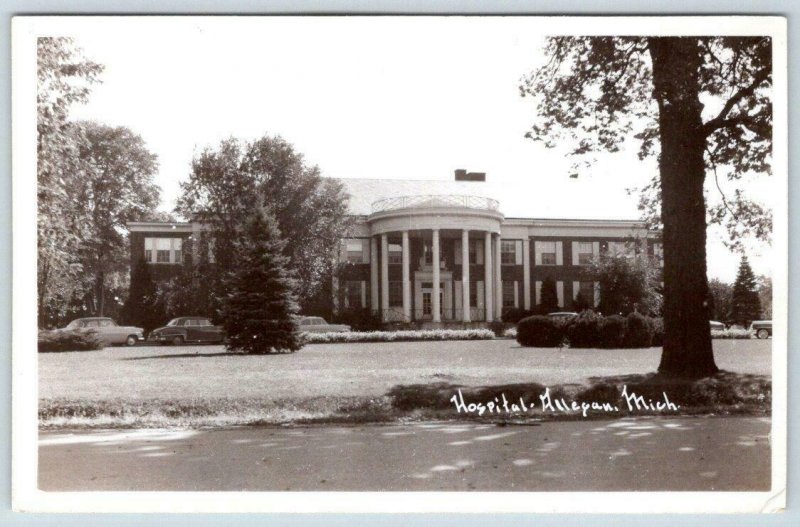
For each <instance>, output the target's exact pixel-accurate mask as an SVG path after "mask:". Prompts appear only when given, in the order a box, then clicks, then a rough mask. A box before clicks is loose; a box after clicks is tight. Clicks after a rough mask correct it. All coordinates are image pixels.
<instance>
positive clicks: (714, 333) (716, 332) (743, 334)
mask: <svg viewBox="0 0 800 527" xmlns="http://www.w3.org/2000/svg"><path fill="white" fill-rule="evenodd" d="M711 338H712V339H750V338H753V334H752V333H750V331H749V330H747V329H712V330H711Z"/></svg>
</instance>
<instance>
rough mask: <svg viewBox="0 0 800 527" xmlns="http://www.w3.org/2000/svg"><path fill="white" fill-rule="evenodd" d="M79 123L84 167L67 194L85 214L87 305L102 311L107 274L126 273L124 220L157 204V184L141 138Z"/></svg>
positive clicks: (120, 128)
mask: <svg viewBox="0 0 800 527" xmlns="http://www.w3.org/2000/svg"><path fill="white" fill-rule="evenodd" d="M80 126H81V129H82V131H83V135H84V137H85V141H83V143H82V144H81V146H80V149H79V150H80V156H81V159H82V160H83V161H84V163H85V165H86V167H87V170H86V172H85V175H84V177H83V178H81V179H80V180H78V181H76V182H75V183H76V185H75V187H74V188H73V191H72V193H71V195H72V197H73V199H75V200H77V201H78V202H79V203H81V204H82V205H83V207H84V208H85V211H86V213H87V214H88V225H87V229H86V232H85V234H84V236H83V237H82V240H81V244H80V252H79V254H80V260H81V264H82V269H83V272H84V274H85V275H88V276H91V278H92V280H91V282H92V283H91V289H90V299H91V302H92V307H93V311H94V313H95V315H96V316H101V317H102V316H104V315H105V304H106V296H107V295H106V286H107V284H108V282H109V279H110V278H111V275H112V274H116V275H126V274H127V266H126V265H125V262H126V261H128V258H127V250H128V244H127V243H126V241H127V238H126V227H125V224H126V223H127V222H129V221H141V220H143V219H145V218H147V217H150V216H152V215H153V214H155V208H156V207H157V206H158V203H159V193H160V190H159V187H158V186H157V185H156V184H155V183H154V181H153V176H154V174H155V173H156V170H157V167H158V165H157V161H156V159H157V158H156V156H155V154H152V153H151V152H150V151H149V150H148V149H147V146H146V145H145V142H144V140H143V139H142V138H141V137H140V136H139V135H137V134H135V133H133V132H132V131H131V130H129V129H128V128H125V127H123V126H116V127H114V126H107V125H103V124H99V123H96V122H84V123H80Z"/></svg>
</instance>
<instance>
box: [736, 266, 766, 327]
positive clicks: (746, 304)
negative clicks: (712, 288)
mask: <svg viewBox="0 0 800 527" xmlns="http://www.w3.org/2000/svg"><path fill="white" fill-rule="evenodd" d="M730 318H731V321H732V322H733V323H735V324H740V325H742V326H745V327H747V326H749V325H750V322H752V321H753V320H758V319H759V318H761V300H760V299H759V297H758V282H757V281H756V275H755V274H753V269H752V268H751V267H750V262H749V261H747V256H745V255H742V259H741V260H740V261H739V272H738V273H737V274H736V281H735V282H734V283H733V294H732V295H731V316H730Z"/></svg>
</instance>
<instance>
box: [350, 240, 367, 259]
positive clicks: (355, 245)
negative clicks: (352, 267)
mask: <svg viewBox="0 0 800 527" xmlns="http://www.w3.org/2000/svg"><path fill="white" fill-rule="evenodd" d="M363 243H364V240H347V242H346V244H345V245H346V250H347V261H348V263H365V262H364V245H363Z"/></svg>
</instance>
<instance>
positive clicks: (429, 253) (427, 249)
mask: <svg viewBox="0 0 800 527" xmlns="http://www.w3.org/2000/svg"><path fill="white" fill-rule="evenodd" d="M422 249H423V252H424V257H425V265H431V266H432V265H433V240H425V242H424V243H423V245H422ZM439 267H440V268H444V265H443V262H442V246H441V244H440V245H439Z"/></svg>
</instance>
